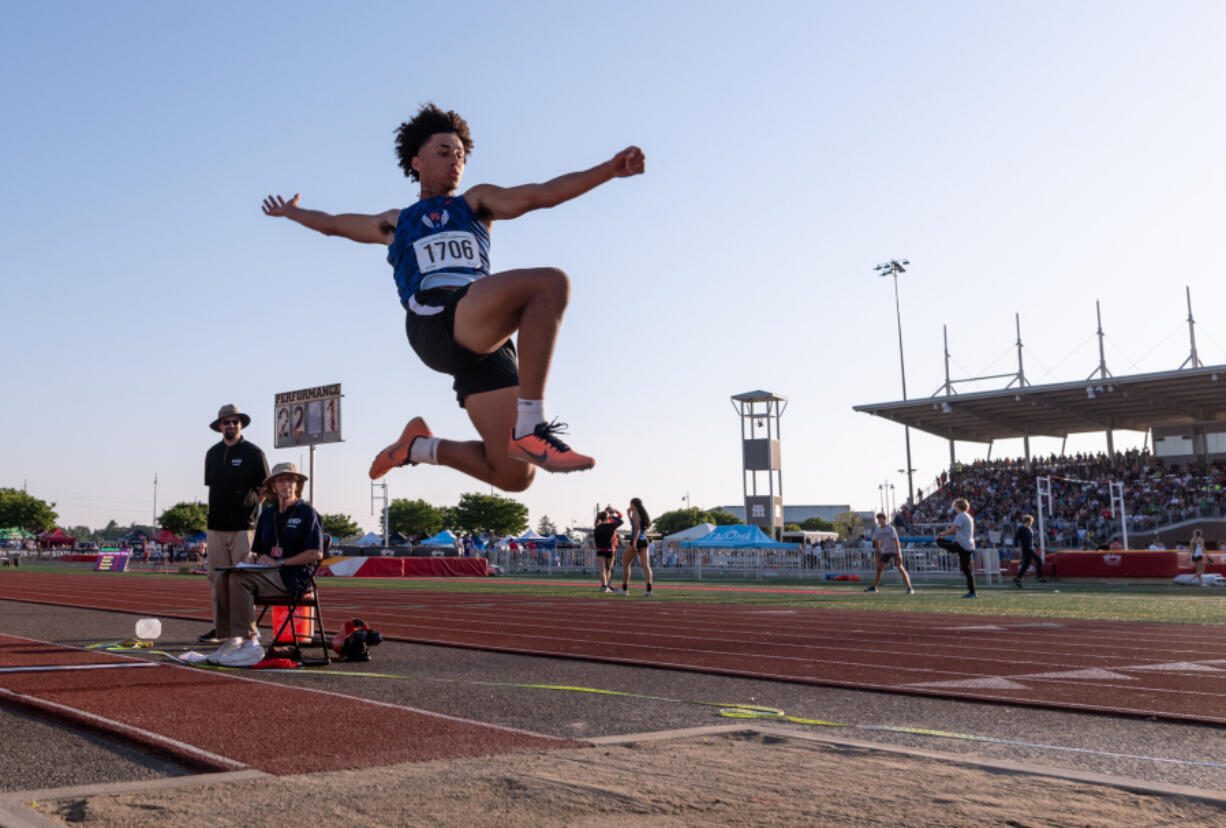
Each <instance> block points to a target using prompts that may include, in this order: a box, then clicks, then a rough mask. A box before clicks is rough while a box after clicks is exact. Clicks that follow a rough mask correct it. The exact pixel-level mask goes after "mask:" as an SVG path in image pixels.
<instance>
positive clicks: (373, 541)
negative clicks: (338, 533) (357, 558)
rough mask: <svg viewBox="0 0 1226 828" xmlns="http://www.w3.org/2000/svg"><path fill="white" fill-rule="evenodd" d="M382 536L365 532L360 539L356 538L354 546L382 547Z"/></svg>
mask: <svg viewBox="0 0 1226 828" xmlns="http://www.w3.org/2000/svg"><path fill="white" fill-rule="evenodd" d="M382 545H383V536H382V535H376V534H375V533H374V532H367V533H366V534H365V535H363V536H362V537H360V538H358V542H357V543H355V544H354V546H382Z"/></svg>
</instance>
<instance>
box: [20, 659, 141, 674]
mask: <svg viewBox="0 0 1226 828" xmlns="http://www.w3.org/2000/svg"><path fill="white" fill-rule="evenodd" d="M158 666H160V665H159V664H158V663H157V662H156V661H138V662H135V663H133V664H44V665H38V666H33V667H0V673H52V672H56V671H58V670H113V669H115V668H116V667H158Z"/></svg>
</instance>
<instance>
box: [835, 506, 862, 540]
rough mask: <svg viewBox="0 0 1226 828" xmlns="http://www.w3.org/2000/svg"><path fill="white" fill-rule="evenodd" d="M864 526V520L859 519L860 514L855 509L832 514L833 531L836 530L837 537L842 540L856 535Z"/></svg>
mask: <svg viewBox="0 0 1226 828" xmlns="http://www.w3.org/2000/svg"><path fill="white" fill-rule="evenodd" d="M864 528H865V527H864V521H862V520H861V519H860V515H858V514H857V513H856V512H855V510H852V511H848V512H841V513H839V514H837V515H835V516H834V531H836V532H838V533H839V537H840V538H842V539H843V540H848V539H850V538H855V537H858V536H859V534H860V532H862V531H863V530H864Z"/></svg>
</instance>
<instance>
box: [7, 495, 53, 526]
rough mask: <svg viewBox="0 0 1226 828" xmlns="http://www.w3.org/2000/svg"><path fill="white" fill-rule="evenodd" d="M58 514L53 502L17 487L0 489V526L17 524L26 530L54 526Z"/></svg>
mask: <svg viewBox="0 0 1226 828" xmlns="http://www.w3.org/2000/svg"><path fill="white" fill-rule="evenodd" d="M58 517H59V515H58V514H56V512H55V504H54V503H47V502H46V501H43V500H39V499H38V498H37V497H34V496H32V495H29V494H27V493H25V492H23V491H19V490H17V489H0V526H17V527H20V528H21V529H25V530H26V531H27V532H42V531H45V530H47V529H54V528H55V521H56V518H58Z"/></svg>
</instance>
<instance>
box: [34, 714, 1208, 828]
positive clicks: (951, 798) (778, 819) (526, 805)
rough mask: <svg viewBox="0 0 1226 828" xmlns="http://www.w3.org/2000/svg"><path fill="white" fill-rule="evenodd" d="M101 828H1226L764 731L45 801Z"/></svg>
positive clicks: (1012, 779)
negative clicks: (295, 827) (288, 827)
mask: <svg viewBox="0 0 1226 828" xmlns="http://www.w3.org/2000/svg"><path fill="white" fill-rule="evenodd" d="M37 808H38V809H39V810H40V812H41V813H43V814H46V815H48V816H51V817H53V818H56V819H59V820H63V821H64V822H67V823H72V824H84V825H97V826H108V825H114V826H146V825H147V826H167V825H192V826H209V825H266V824H273V823H280V824H300V825H307V824H314V825H346V826H383V825H423V826H425V825H465V826H500V828H508V826H553V825H559V826H560V825H567V826H590V825H619V826H625V825H635V826H642V825H648V826H682V825H700V824H703V823H710V824H719V825H883V826H884V825H889V826H937V825H941V826H949V825H977V826H985V825H1009V826H1073V825H1076V826H1119V825H1146V826H1163V825H1178V826H1181V828H1186V826H1188V825H1210V824H1217V825H1221V824H1226V809H1224V808H1222V807H1219V806H1218V805H1216V804H1213V803H1207V802H1200V801H1196V800H1195V799H1189V798H1186V797H1182V796H1169V795H1168V796H1153V795H1146V794H1136V793H1131V792H1129V791H1126V790H1121V789H1119V788H1117V787H1113V786H1108V785H1098V784H1089V783H1083V782H1071V781H1066V780H1061V779H1052V778H1048V777H1043V776H1039V775H1031V774H1020V773H1015V772H1006V771H1000V770H988V769H984V768H978V767H972V766H968V765H964V764H959V763H958V762H956V761H955V760H954V759H953V757H950V758H948V759H939V758H936V759H934V758H923V757H915V756H908V755H902V754H897V753H891V752H887V751H881V750H870V749H864V748H859V747H847V746H839V745H832V744H828V743H824V742H820V741H812V740H808V739H803V738H792V737H790V736H787V735H782V734H776V733H762V732H740V733H722V734H712V735H681V736H677V737H674V738H668V739H662V740H659V741H639V742H634V743H630V744H613V745H598V746H596V747H589V748H581V749H567V750H558V751H547V752H541V753H520V754H513V755H504V756H497V757H492V758H486V759H465V760H459V761H439V762H426V763H420V764H407V765H396V766H391V767H384V768H376V769H368V770H361V771H345V772H334V773H326V774H311V775H304V776H294V777H282V778H279V779H272V778H265V779H254V780H245V781H241V782H230V783H227V784H224V785H208V786H202V787H188V788H179V789H169V790H158V791H149V792H142V793H128V794H121V795H96V796H92V797H86V798H70V799H64V800H58V801H51V802H39V803H38V804H37Z"/></svg>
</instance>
